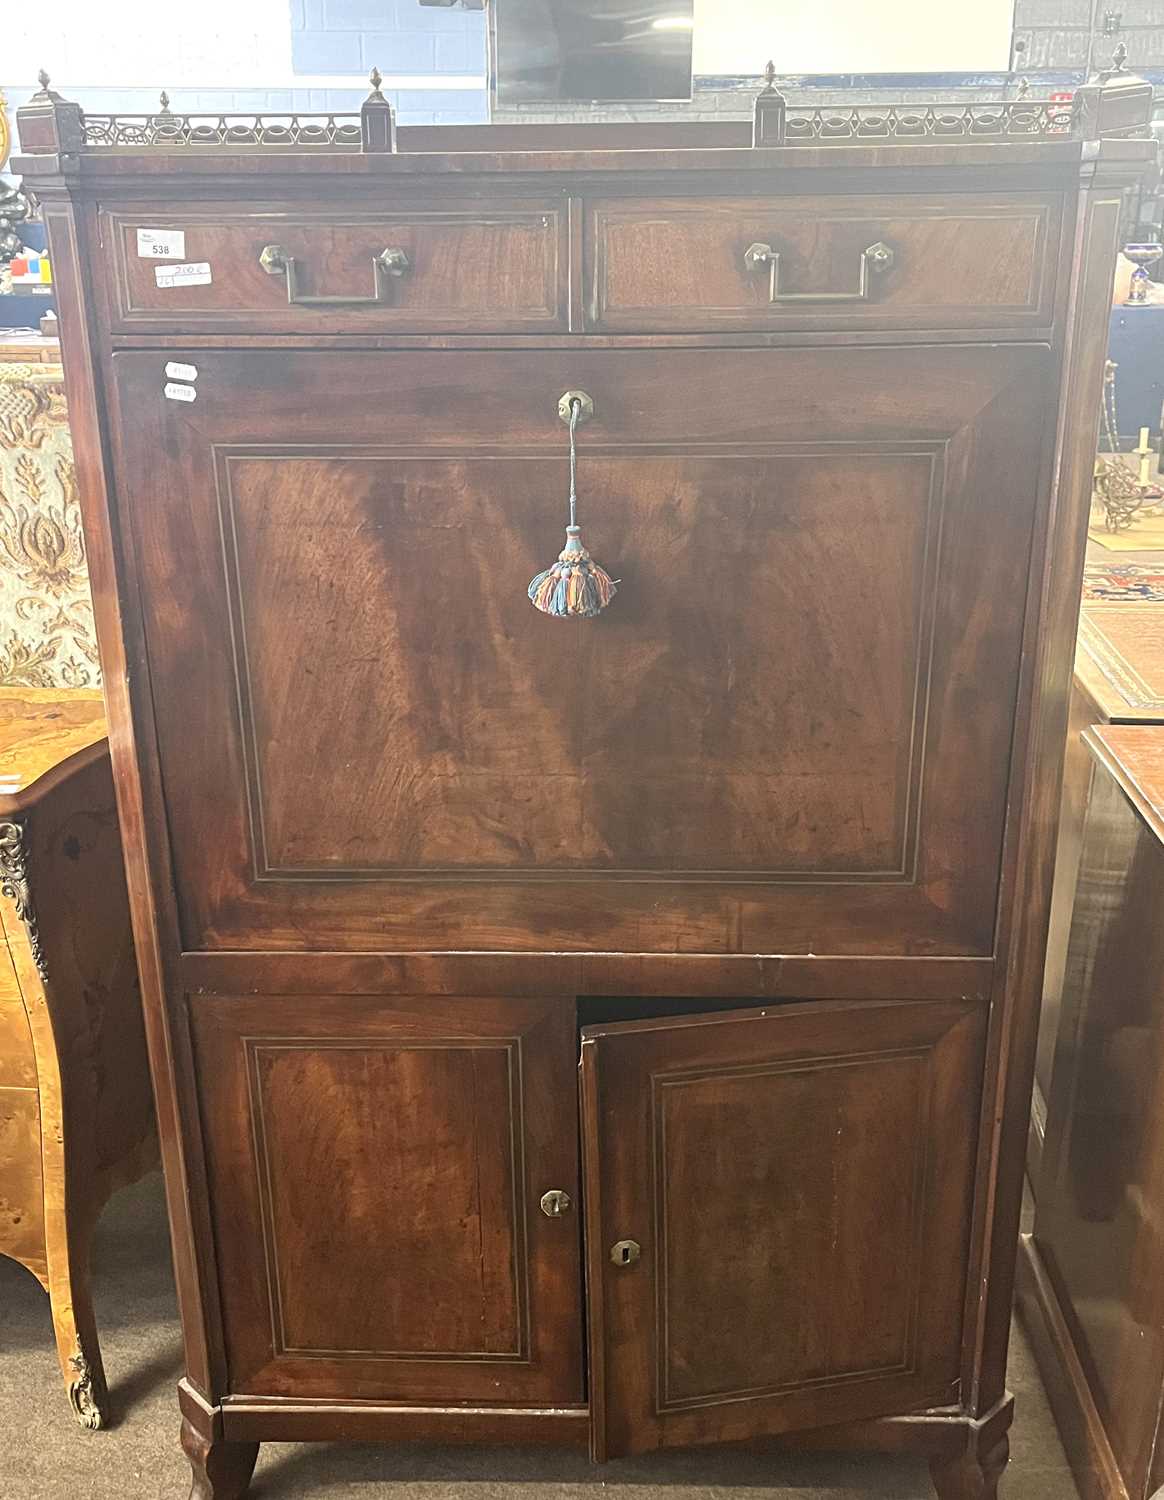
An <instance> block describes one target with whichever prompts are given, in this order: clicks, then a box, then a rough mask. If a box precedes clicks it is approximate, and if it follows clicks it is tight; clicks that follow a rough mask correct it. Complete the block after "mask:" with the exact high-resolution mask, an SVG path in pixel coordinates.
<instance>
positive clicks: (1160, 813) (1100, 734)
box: [1083, 724, 1164, 843]
mask: <svg viewBox="0 0 1164 1500" xmlns="http://www.w3.org/2000/svg"><path fill="white" fill-rule="evenodd" d="M1083 738H1084V742H1085V743H1086V745H1087V747H1088V749H1089V750H1090V751H1091V753H1092V755H1093V756H1094V757H1095V759H1096V760H1097V761H1098V762H1099V764H1100V766H1101V767H1102V768H1103V769H1104V770H1106V771H1107V772H1108V773H1109V774H1110V775H1111V776H1112V777H1113V778H1114V779H1115V781H1116V782H1117V784H1118V785H1119V786H1120V787H1121V788H1122V789H1123V791H1124V792H1126V793H1127V795H1128V797H1129V798H1130V799H1131V801H1132V804H1133V805H1134V807H1135V808H1136V811H1137V812H1138V813H1139V814H1140V816H1141V817H1142V818H1143V820H1144V822H1145V823H1146V824H1147V825H1148V828H1149V829H1150V830H1151V832H1152V833H1153V835H1154V836H1155V837H1156V838H1157V839H1159V840H1160V841H1161V842H1162V843H1164V724H1095V725H1093V726H1092V727H1091V728H1090V729H1088V730H1086V731H1085V732H1084V736H1083Z"/></svg>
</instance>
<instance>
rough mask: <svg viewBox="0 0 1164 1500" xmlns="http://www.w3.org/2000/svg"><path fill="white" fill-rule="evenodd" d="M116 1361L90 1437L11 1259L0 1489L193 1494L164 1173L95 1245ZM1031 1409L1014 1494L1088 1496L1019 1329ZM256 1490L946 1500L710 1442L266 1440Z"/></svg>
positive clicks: (508, 1499) (1018, 1360)
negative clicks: (106, 1411) (663, 1447)
mask: <svg viewBox="0 0 1164 1500" xmlns="http://www.w3.org/2000/svg"><path fill="white" fill-rule="evenodd" d="M95 1297H96V1302H97V1316H98V1319H99V1321H100V1324H101V1329H102V1344H103V1349H104V1354H105V1367H106V1370H107V1372H108V1375H109V1381H110V1386H111V1389H112V1397H113V1401H114V1403H115V1406H116V1410H117V1414H118V1415H119V1417H120V1420H119V1422H118V1425H117V1426H116V1427H114V1428H113V1429H112V1430H110V1431H107V1432H100V1433H93V1434H90V1433H85V1432H82V1431H81V1430H80V1429H79V1428H77V1427H76V1426H75V1425H74V1423H73V1419H72V1416H71V1414H70V1412H69V1409H68V1404H67V1401H66V1399H65V1395H64V1390H63V1387H62V1386H61V1384H60V1378H59V1375H58V1372H57V1365H56V1358H55V1355H54V1352H53V1346H52V1332H51V1324H50V1320H49V1312H48V1299H47V1298H46V1297H45V1295H44V1293H43V1292H42V1291H41V1289H40V1287H39V1286H38V1285H37V1283H36V1282H35V1281H34V1280H33V1279H32V1277H31V1276H30V1275H29V1274H28V1273H27V1272H26V1271H24V1270H23V1269H22V1268H21V1267H19V1266H17V1265H15V1264H14V1263H13V1262H12V1261H8V1260H5V1259H3V1258H2V1257H0V1500H139V1497H141V1500H147V1497H148V1500H184V1497H185V1496H186V1495H187V1493H188V1490H189V1470H188V1468H187V1466H186V1463H185V1460H184V1459H183V1457H182V1455H181V1452H180V1451H179V1448H178V1444H177V1406H176V1401H175V1396H174V1382H175V1381H176V1380H177V1378H178V1376H179V1373H180V1370H181V1342H180V1339H179V1335H178V1329H177V1323H176V1320H175V1318H176V1315H175V1305H174V1288H173V1282H172V1279H171V1275H170V1257H169V1245H168V1241H167V1236H166V1222H165V1212H164V1208H163V1205H162V1196H161V1181H160V1178H158V1177H156V1176H154V1177H151V1178H148V1179H147V1180H146V1181H145V1182H143V1183H140V1184H138V1186H136V1187H134V1188H131V1189H129V1190H128V1191H126V1192H123V1193H121V1194H120V1195H119V1196H118V1197H117V1198H115V1199H114V1201H113V1202H112V1203H111V1204H110V1206H109V1209H108V1210H107V1212H106V1214H105V1217H104V1219H103V1221H102V1224H101V1228H100V1230H99V1232H98V1243H97V1249H96V1255H95ZM1012 1359H1013V1362H1012V1372H1011V1386H1012V1389H1013V1390H1014V1391H1015V1394H1016V1396H1017V1398H1018V1408H1017V1410H1018V1415H1017V1420H1016V1423H1015V1427H1014V1429H1013V1431H1012V1434H1011V1453H1012V1459H1011V1464H1010V1468H1009V1469H1008V1471H1007V1475H1006V1478H1005V1479H1004V1481H1003V1486H1002V1493H1003V1496H1004V1497H1005V1500H1077V1491H1076V1489H1075V1486H1074V1484H1073V1483H1072V1480H1071V1475H1070V1472H1069V1470H1068V1468H1067V1463H1066V1459H1065V1458H1064V1455H1063V1449H1062V1447H1061V1446H1060V1443H1059V1440H1058V1437H1057V1435H1056V1433H1055V1429H1054V1426H1053V1424H1052V1421H1051V1416H1050V1413H1049V1411H1048V1409H1047V1403H1046V1400H1045V1399H1044V1396H1043V1392H1042V1390H1041V1388H1040V1386H1039V1382H1038V1377H1037V1375H1036V1374H1035V1372H1034V1368H1033V1363H1032V1361H1031V1359H1030V1356H1029V1354H1028V1352H1027V1349H1026V1345H1025V1343H1024V1341H1023V1340H1022V1338H1021V1336H1017V1335H1016V1338H1015V1345H1014V1351H1013V1357H1012ZM251 1493H252V1495H253V1497H254V1500H305V1497H307V1496H313V1497H318V1500H768V1497H773V1500H775V1497H777V1496H779V1497H780V1500H810V1497H816V1500H932V1490H931V1488H930V1485H929V1478H928V1475H927V1473H926V1471H925V1468H924V1466H922V1465H920V1464H917V1463H914V1462H910V1461H904V1460H901V1459H891V1458H883V1457H879V1456H877V1457H874V1456H861V1455H848V1456H834V1455H829V1454H813V1455H795V1454H786V1453H777V1452H772V1453H755V1452H748V1453H743V1452H732V1451H727V1450H718V1451H711V1450H704V1451H697V1452H688V1453H671V1454H666V1455H662V1456H658V1455H655V1456H652V1457H650V1458H647V1459H636V1460H632V1461H625V1462H620V1463H612V1464H608V1465H606V1467H605V1468H601V1469H599V1468H594V1467H592V1466H591V1465H590V1464H589V1463H588V1462H587V1461H586V1460H585V1459H584V1458H583V1457H582V1456H581V1455H578V1454H574V1453H567V1452H557V1451H553V1450H541V1449H539V1450H531V1449H524V1450H523V1449H512V1448H504V1449H464V1448H421V1447H410V1446H403V1447H385V1446H380V1447H377V1446H369V1445H359V1446H330V1445H319V1444H314V1445H298V1444H291V1443H288V1444H268V1445H266V1446H265V1447H264V1448H263V1450H262V1453H261V1455H260V1458H259V1467H258V1472H257V1474H256V1477H255V1482H254V1484H253V1486H252V1490H251Z"/></svg>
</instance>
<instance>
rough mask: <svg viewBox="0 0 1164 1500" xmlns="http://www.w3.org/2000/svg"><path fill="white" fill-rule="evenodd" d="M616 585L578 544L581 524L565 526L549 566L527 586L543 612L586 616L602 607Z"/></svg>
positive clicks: (610, 596)
mask: <svg viewBox="0 0 1164 1500" xmlns="http://www.w3.org/2000/svg"><path fill="white" fill-rule="evenodd" d="M616 589H617V585H616V584H615V582H614V580H613V578H611V576H610V574H609V573H608V572H607V571H606V569H605V568H600V567H599V566H598V564H597V563H596V562H595V561H594V559H593V558H592V557H591V556H590V554H589V552H587V550H586V548H585V547H584V546H583V545H582V528H581V527H580V526H567V527H566V545H565V546H564V547H563V548H562V550H561V552H559V553H558V560H557V562H556V563H555V564H554V565H553V567H552V568H547V569H546V571H545V572H544V573H539V574H538V576H537V577H536V578H535V579H534V580H533V582H532V583H531V584H530V586H529V597H530V602H531V603H532V604H533V607H534V608H535V609H540V610H541V612H542V614H544V615H577V616H578V617H579V618H580V619H583V620H586V619H589V618H590V617H591V616H592V615H596V614H598V613H599V611H600V610H603V609H605V608H606V606H607V605H608V604H609V603H610V601H611V600H612V599H613V598H614V595H615V592H616Z"/></svg>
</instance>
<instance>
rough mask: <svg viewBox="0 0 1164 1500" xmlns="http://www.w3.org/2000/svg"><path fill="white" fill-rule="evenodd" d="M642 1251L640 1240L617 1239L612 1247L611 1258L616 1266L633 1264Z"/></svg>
mask: <svg viewBox="0 0 1164 1500" xmlns="http://www.w3.org/2000/svg"><path fill="white" fill-rule="evenodd" d="M642 1253H643V1247H642V1246H641V1245H640V1244H639V1242H638V1240H616V1241H615V1242H614V1244H613V1245H611V1247H610V1258H611V1260H612V1261H613V1262H614V1264H615V1265H616V1266H633V1265H634V1263H635V1261H636V1260H638V1258H639V1256H640V1255H641V1254H642Z"/></svg>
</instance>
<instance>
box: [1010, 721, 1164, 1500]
mask: <svg viewBox="0 0 1164 1500" xmlns="http://www.w3.org/2000/svg"><path fill="white" fill-rule="evenodd" d="M1084 738H1085V749H1086V751H1087V753H1088V757H1089V760H1090V763H1091V781H1090V797H1089V800H1088V804H1087V813H1086V818H1085V821H1084V827H1083V838H1082V852H1081V856H1080V861H1079V880H1078V887H1077V893H1076V898H1075V906H1074V912H1073V915H1072V921H1071V932H1070V940H1069V943H1068V948H1067V962H1066V972H1065V979H1064V986H1063V1006H1062V1019H1061V1022H1060V1027H1059V1035H1058V1042H1057V1045H1056V1048H1055V1061H1054V1068H1053V1071H1052V1074H1051V1091H1050V1097H1049V1099H1048V1112H1047V1133H1046V1141H1045V1144H1044V1149H1043V1157H1042V1164H1041V1170H1040V1174H1039V1179H1038V1183H1037V1202H1036V1212H1035V1223H1034V1231H1033V1233H1032V1234H1031V1235H1029V1236H1027V1237H1026V1238H1025V1240H1024V1247H1023V1248H1024V1255H1023V1274H1022V1276H1021V1278H1020V1307H1021V1308H1022V1311H1023V1312H1024V1314H1025V1322H1026V1325H1027V1327H1028V1329H1029V1330H1030V1333H1031V1336H1032V1341H1033V1343H1034V1345H1035V1350H1036V1353H1037V1354H1038V1356H1039V1362H1040V1366H1041V1368H1042V1371H1043V1376H1044V1379H1045V1382H1046V1385H1047V1389H1048V1392H1049V1394H1050V1396H1051V1401H1052V1405H1053V1407H1054V1410H1055V1415H1056V1417H1057V1419H1058V1422H1059V1426H1060V1430H1061V1431H1062V1434H1063V1441H1064V1445H1065V1447H1066V1449H1067V1453H1068V1456H1069V1458H1070V1459H1071V1463H1072V1467H1073V1468H1074V1470H1075V1473H1076V1478H1077V1482H1078V1484H1079V1488H1080V1493H1081V1494H1082V1495H1083V1496H1084V1497H1085V1500H1149V1497H1151V1496H1154V1495H1158V1494H1159V1493H1160V1487H1161V1485H1164V1455H1162V1452H1161V1447H1160V1412H1161V1397H1162V1395H1164V1306H1162V1289H1164V1254H1162V1251H1161V1242H1160V1233H1159V1225H1160V1221H1161V1217H1162V1215H1164V1190H1162V1186H1161V1184H1162V1183H1164V977H1162V976H1164V927H1162V925H1161V921H1160V913H1161V910H1162V909H1164V725H1138V724H1137V725H1124V724H1108V725H1104V726H1102V727H1099V726H1097V727H1096V728H1094V729H1093V730H1091V731H1089V732H1088V733H1087V735H1086V736H1085V737H1084Z"/></svg>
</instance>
